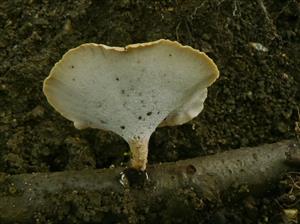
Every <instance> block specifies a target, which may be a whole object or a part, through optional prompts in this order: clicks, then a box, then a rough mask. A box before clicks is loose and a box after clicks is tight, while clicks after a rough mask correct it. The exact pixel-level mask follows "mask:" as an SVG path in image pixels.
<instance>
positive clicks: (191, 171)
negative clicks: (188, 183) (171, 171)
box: [186, 164, 197, 175]
mask: <svg viewBox="0 0 300 224" xmlns="http://www.w3.org/2000/svg"><path fill="white" fill-rule="evenodd" d="M196 171H197V169H196V167H194V166H193V165H192V164H190V165H188V166H187V167H186V173H187V174H190V175H193V174H195V173H196Z"/></svg>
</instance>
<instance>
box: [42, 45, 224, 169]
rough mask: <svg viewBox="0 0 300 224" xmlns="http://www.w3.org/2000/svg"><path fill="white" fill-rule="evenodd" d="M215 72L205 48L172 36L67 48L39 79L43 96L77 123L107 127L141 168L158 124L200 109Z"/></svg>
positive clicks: (173, 121) (187, 117)
mask: <svg viewBox="0 0 300 224" xmlns="http://www.w3.org/2000/svg"><path fill="white" fill-rule="evenodd" d="M218 76H219V71H218V69H217V66H216V65H215V64H214V62H213V61H212V60H211V59H210V58H209V57H208V56H207V55H206V54H205V53H202V52H200V51H198V50H195V49H193V48H192V47H189V46H183V45H181V44H179V43H178V42H176V41H170V40H164V39H161V40H157V41H153V42H148V43H141V44H132V45H128V46H126V47H124V48H123V47H110V46H106V45H103V44H94V43H87V44H82V45H80V46H79V47H77V48H74V49H71V50H69V51H68V52H67V53H66V54H65V55H64V56H63V57H62V59H61V60H60V61H59V62H57V63H56V64H55V66H54V67H53V68H52V70H51V72H50V75H49V76H48V77H47V78H46V79H45V81H44V86H43V91H44V94H45V95H46V97H47V100H48V102H49V103H50V104H51V105H52V106H53V107H54V108H55V109H56V110H57V111H58V112H59V113H60V114H61V115H62V116H64V117H65V118H67V119H69V120H71V121H73V122H74V126H75V127H76V128H78V129H83V128H87V127H91V128H98V129H102V130H109V131H112V132H114V133H116V134H118V135H120V136H121V137H123V138H124V139H125V140H126V141H127V142H128V144H129V146H130V151H131V168H134V169H136V170H140V171H144V170H145V169H146V164H147V156H148V142H149V139H150V136H151V134H152V133H153V132H154V131H155V129H156V128H157V127H158V126H173V125H181V124H183V123H186V122H188V121H189V120H191V119H193V118H194V117H196V116H197V115H198V114H199V113H200V112H201V110H202V109H203V103H204V100H205V98H206V96H207V87H208V86H210V85H211V84H212V83H213V82H214V81H215V80H216V79H217V78H218Z"/></svg>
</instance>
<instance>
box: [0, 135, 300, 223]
mask: <svg viewBox="0 0 300 224" xmlns="http://www.w3.org/2000/svg"><path fill="white" fill-rule="evenodd" d="M299 148H300V147H299V145H298V144H297V143H296V142H295V141H283V142H280V143H275V144H268V145H262V146H259V147H255V148H242V149H239V150H232V151H227V152H223V153H219V154H216V155H212V156H206V157H200V158H194V159H189V160H184V161H178V162H174V163H165V164H159V165H153V166H149V168H148V175H149V181H148V182H147V184H146V185H145V186H144V187H143V188H140V189H136V188H134V189H133V188H130V187H128V186H123V185H122V184H120V172H121V171H122V169H123V168H115V169H103V170H85V171H65V172H56V173H35V174H20V175H11V176H10V175H6V174H2V175H0V197H1V200H0V223H14V222H21V223H24V222H32V221H33V220H35V221H36V222H37V220H42V219H43V220H44V221H45V220H46V219H51V217H52V218H53V217H54V218H55V219H57V220H68V218H67V217H69V215H70V214H71V213H72V212H73V213H74V212H76V215H77V216H76V215H75V216H74V217H77V218H78V219H80V220H81V221H82V220H85V219H88V221H89V222H92V221H93V222H101V221H103V219H105V217H107V216H106V215H107V214H111V215H113V216H114V217H118V216H120V217H122V218H123V219H124V217H127V218H126V219H127V221H128V220H130V217H134V213H135V212H136V211H137V210H139V209H141V208H143V209H146V208H148V209H149V208H150V209H151V208H152V207H151V204H152V205H153V203H154V204H155V203H157V205H158V204H159V200H164V196H165V197H169V196H170V195H171V194H176V193H175V192H180V190H181V189H189V190H192V191H193V192H194V193H195V194H196V195H197V197H199V198H200V197H201V198H202V199H203V200H210V201H216V200H219V198H220V194H221V193H223V192H225V191H226V190H228V189H229V188H232V187H239V186H242V185H243V186H247V189H248V190H249V191H250V192H257V191H262V190H263V189H266V187H268V184H270V183H273V182H274V181H276V180H278V178H279V177H280V175H281V174H282V173H284V172H287V171H289V170H290V169H291V168H290V166H288V165H287V163H285V161H286V154H287V153H288V154H289V160H290V159H291V158H292V157H293V153H295V154H298V155H299V153H298V152H299ZM298 155H297V156H298ZM181 192H182V191H181ZM113 204H114V205H113ZM146 205H147V206H146ZM145 206H146V207H145ZM80 209H81V210H80ZM78 214H81V216H80V218H79V216H78ZM105 214H106V215H105ZM116 214H118V215H116ZM47 217H48V218H47ZM49 217H50V218H49ZM54 218H53V219H54ZM132 219H133V220H131V221H130V222H131V223H135V222H136V220H134V218H132ZM69 221H70V220H69ZM73 221H74V220H73ZM128 222H129V221H128Z"/></svg>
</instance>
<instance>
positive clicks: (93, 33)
mask: <svg viewBox="0 0 300 224" xmlns="http://www.w3.org/2000/svg"><path fill="white" fill-rule="evenodd" d="M160 38H166V39H172V40H177V41H179V42H181V43H182V44H186V45H190V46H192V47H194V48H197V49H200V50H202V51H204V52H206V53H207V54H208V55H209V56H210V57H211V58H213V59H214V61H215V62H216V64H217V65H218V67H219V70H220V72H221V74H220V78H219V79H218V81H217V82H216V83H215V84H214V85H213V86H212V87H210V88H209V94H208V99H207V100H206V102H205V108H204V110H203V112H202V113H201V114H200V115H199V116H198V117H197V118H196V119H194V120H193V121H191V122H189V123H188V124H185V125H182V126H180V127H172V128H161V129H158V130H157V131H156V132H155V133H154V134H153V136H152V138H151V142H150V155H149V156H150V158H149V160H150V163H159V162H165V161H176V160H180V159H185V158H191V157H195V156H199V155H206V154H212V153H217V152H219V151H222V150H228V149H235V148H239V147H241V146H256V145H259V144H262V143H271V142H276V141H279V140H282V139H289V138H294V137H296V136H297V135H298V134H299V133H300V123H299V122H300V114H299V110H300V106H299V105H300V104H299V103H300V91H299V89H300V88H299V87H300V53H299V52H300V3H299V1H297V0H276V1H273V0H257V1H243V0H232V1H225V0H213V1H207V0H201V1H196V0H191V1H187V0H163V1H142V0H116V1H112V0H107V1H97V0H75V1H67V0H65V1H50V0H2V1H1V2H0V62H1V64H0V172H5V173H9V174H18V173H30V172H52V171H62V170H81V169H93V168H103V167H109V166H111V165H114V166H120V165H123V164H125V163H126V162H127V161H128V150H129V148H128V146H127V144H126V143H125V141H123V140H122V139H121V138H120V137H119V136H116V135H115V134H113V133H109V132H103V131H99V130H91V129H89V130H83V131H78V130H76V129H75V128H74V127H73V125H72V123H71V122H69V121H68V120H66V119H64V118H63V117H61V116H60V115H59V114H58V113H57V112H55V111H54V109H53V108H52V107H51V106H50V105H49V104H48V103H47V101H46V99H45V97H44V96H43V93H42V90H41V88H42V82H43V80H44V79H45V78H46V77H47V75H48V74H49V71H50V69H51V67H52V66H53V65H54V63H55V62H56V61H58V60H59V59H60V58H61V56H62V55H63V54H64V53H65V52H66V51H67V50H68V49H70V48H73V47H76V46H78V45H80V44H82V43H86V42H95V43H103V44H107V45H113V46H125V45H127V44H131V43H137V42H147V41H152V40H156V39H160ZM259 44H261V45H262V46H264V47H265V48H262V47H260V46H261V45H259ZM291 178H292V180H296V182H297V180H298V179H297V175H296V176H295V175H294V176H292V177H291V176H288V177H286V178H283V181H282V182H281V183H279V184H278V186H274V189H270V192H269V193H268V194H266V195H264V197H263V198H258V197H255V196H253V195H251V194H247V196H245V197H244V198H241V199H233V200H232V201H225V202H224V201H223V202H220V204H217V205H216V204H209V203H204V202H202V201H201V200H200V199H199V198H198V197H197V195H195V193H194V192H192V191H189V190H186V191H182V190H178V192H174V195H171V196H170V197H169V200H166V199H162V202H161V203H160V204H158V205H149V208H148V210H147V212H145V210H143V209H140V210H137V211H133V210H132V209H131V208H132V205H130V203H128V208H119V207H118V200H119V198H118V199H116V201H115V202H111V201H109V202H107V201H105V195H95V198H97V197H102V198H103V203H108V204H109V206H108V207H107V211H101V212H102V213H101V214H103V216H101V217H98V219H95V218H92V220H94V223H118V222H119V223H127V222H132V223H134V222H137V223H145V222H146V223H154V222H156V223H158V222H161V223H288V222H287V221H286V220H287V217H286V216H285V215H283V211H284V210H283V209H284V208H287V207H288V206H289V207H290V208H293V209H300V204H299V203H292V202H293V201H289V202H286V201H285V204H284V203H283V202H282V200H284V199H282V197H283V195H285V194H284V193H286V192H287V191H289V190H290V188H289V186H291V182H289V180H291ZM298 178H299V177H298ZM293 183H294V182H293ZM298 190H299V189H298ZM293 192H294V191H293ZM298 194H299V192H298ZM295 195H296V196H295ZM295 195H294V196H295V197H296V198H297V191H296V193H295ZM72 197H73V196H72V194H68V193H66V198H64V199H61V200H65V201H64V202H66V201H67V202H70V201H72V203H73V204H75V205H76V206H77V212H76V213H72V212H70V209H71V208H70V207H62V209H61V210H59V211H56V212H57V213H59V215H57V214H53V216H51V217H46V216H43V215H42V213H41V214H40V216H38V217H37V219H36V220H37V221H36V222H42V223H44V222H45V223H46V222H47V221H49V220H50V221H49V222H51V223H61V222H62V220H63V221H64V222H65V223H67V222H69V223H89V222H91V217H93V214H98V213H97V212H99V211H95V209H96V208H97V206H99V203H100V202H99V201H96V200H95V202H86V201H85V200H84V195H80V194H78V195H77V196H76V198H72ZM298 197H299V196H298ZM166 198H168V197H166ZM230 198H231V197H230ZM49 200H52V201H53V203H58V202H57V201H56V200H58V199H57V198H54V197H53V198H50V199H49ZM286 200H287V199H286ZM182 201H184V202H185V203H182ZM294 202H296V199H295V201H294ZM87 204H88V205H89V207H87ZM204 204H205V205H204ZM64 205H68V203H64ZM124 210H125V211H126V212H127V213H126V212H125V213H126V214H131V215H130V216H129V217H131V218H130V219H128V220H127V219H126V220H124V214H123V213H122V212H121V211H124ZM117 211H119V213H118V212H117ZM94 216H95V215H94ZM86 217H89V218H86ZM126 217H127V216H126ZM38 220H39V221H38Z"/></svg>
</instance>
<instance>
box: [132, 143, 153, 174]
mask: <svg viewBox="0 0 300 224" xmlns="http://www.w3.org/2000/svg"><path fill="white" fill-rule="evenodd" d="M148 143H149V138H139V137H136V138H133V139H131V140H130V141H129V146H130V152H131V160H130V166H131V168H134V169H136V170H141V171H144V170H145V169H146V165H147V158H148Z"/></svg>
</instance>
